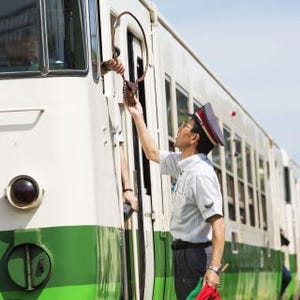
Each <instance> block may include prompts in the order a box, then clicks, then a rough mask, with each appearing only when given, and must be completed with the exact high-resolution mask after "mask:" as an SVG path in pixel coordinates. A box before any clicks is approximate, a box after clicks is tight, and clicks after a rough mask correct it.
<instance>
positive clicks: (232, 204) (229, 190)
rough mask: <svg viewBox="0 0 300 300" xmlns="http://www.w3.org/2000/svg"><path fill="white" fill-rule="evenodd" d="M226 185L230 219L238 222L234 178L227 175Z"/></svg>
mask: <svg viewBox="0 0 300 300" xmlns="http://www.w3.org/2000/svg"><path fill="white" fill-rule="evenodd" d="M226 184H227V199H228V213H229V218H230V219H231V220H233V221H235V220H236V213H235V196H234V183H233V176H231V175H229V174H227V175H226Z"/></svg>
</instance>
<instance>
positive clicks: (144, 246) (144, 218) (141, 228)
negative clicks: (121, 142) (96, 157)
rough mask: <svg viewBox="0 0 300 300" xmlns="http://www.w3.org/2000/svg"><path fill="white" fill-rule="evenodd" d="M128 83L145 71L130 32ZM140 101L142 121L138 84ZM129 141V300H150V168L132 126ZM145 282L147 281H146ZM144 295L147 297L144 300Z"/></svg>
mask: <svg viewBox="0 0 300 300" xmlns="http://www.w3.org/2000/svg"><path fill="white" fill-rule="evenodd" d="M127 46H128V64H129V80H130V81H132V82H135V81H136V79H137V78H138V77H140V76H141V75H142V73H143V70H144V60H143V51H142V50H143V49H142V43H141V41H140V40H138V39H137V38H135V37H134V35H133V34H132V33H130V32H128V34H127ZM138 94H139V100H140V102H141V105H142V106H143V109H144V116H145V121H146V122H147V120H146V115H147V104H146V98H145V87H144V82H141V83H139V93H138ZM129 130H130V131H131V134H130V136H131V137H132V140H131V141H130V143H132V153H133V158H134V159H133V165H134V166H133V167H134V181H135V192H136V195H137V197H138V204H139V212H138V213H137V214H135V215H134V217H133V218H132V219H131V221H130V224H127V225H128V228H130V229H131V230H126V256H127V257H126V258H127V278H128V279H129V280H128V298H129V299H152V290H153V282H154V278H153V277H154V270H153V266H154V254H153V231H152V219H151V216H152V207H151V181H150V165H149V161H148V160H147V159H146V157H145V155H144V153H143V151H142V149H141V147H140V144H139V140H138V135H137V132H136V129H135V127H134V125H133V124H132V126H131V128H130V129H129ZM146 278H147V280H146ZM145 295H147V297H145Z"/></svg>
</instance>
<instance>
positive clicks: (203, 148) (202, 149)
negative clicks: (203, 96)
mask: <svg viewBox="0 0 300 300" xmlns="http://www.w3.org/2000/svg"><path fill="white" fill-rule="evenodd" d="M193 119H194V118H193ZM194 120H195V119H194ZM192 132H194V133H198V134H199V135H200V138H199V140H198V143H197V146H196V151H197V153H203V154H205V155H207V154H208V153H209V152H210V151H211V150H212V149H213V147H214V145H213V143H212V142H211V141H210V140H209V138H208V136H207V135H206V133H205V131H204V130H203V128H202V126H200V125H199V124H198V122H197V121H196V120H195V126H194V127H193V129H192Z"/></svg>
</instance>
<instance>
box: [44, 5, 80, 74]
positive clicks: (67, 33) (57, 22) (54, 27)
mask: <svg viewBox="0 0 300 300" xmlns="http://www.w3.org/2000/svg"><path fill="white" fill-rule="evenodd" d="M45 3H46V18H47V38H48V53H49V68H50V69H51V70H58V69H76V70H84V69H86V62H85V52H84V44H85V43H84V35H83V33H84V26H83V24H84V23H83V20H84V18H83V15H82V12H83V9H82V7H81V6H82V5H81V1H79V0H52V1H45Z"/></svg>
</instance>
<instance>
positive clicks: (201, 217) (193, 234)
mask: <svg viewBox="0 0 300 300" xmlns="http://www.w3.org/2000/svg"><path fill="white" fill-rule="evenodd" d="M160 164H161V173H162V174H168V175H171V176H172V177H173V178H176V179H177V182H176V186H175V189H174V192H173V203H172V204H173V209H172V214H171V221H170V231H171V234H172V236H173V238H174V239H181V240H183V241H188V242H192V243H202V242H207V241H211V239H212V231H211V225H210V224H209V223H207V222H206V220H207V219H208V218H210V217H212V216H214V215H221V216H222V215H223V213H222V196H221V192H220V186H219V181H218V178H217V175H216V173H215V171H214V168H213V165H212V163H211V161H210V160H209V159H208V158H207V156H206V155H204V154H196V155H193V156H190V157H188V158H185V159H181V156H180V153H174V152H171V153H169V152H163V151H161V152H160Z"/></svg>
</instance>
